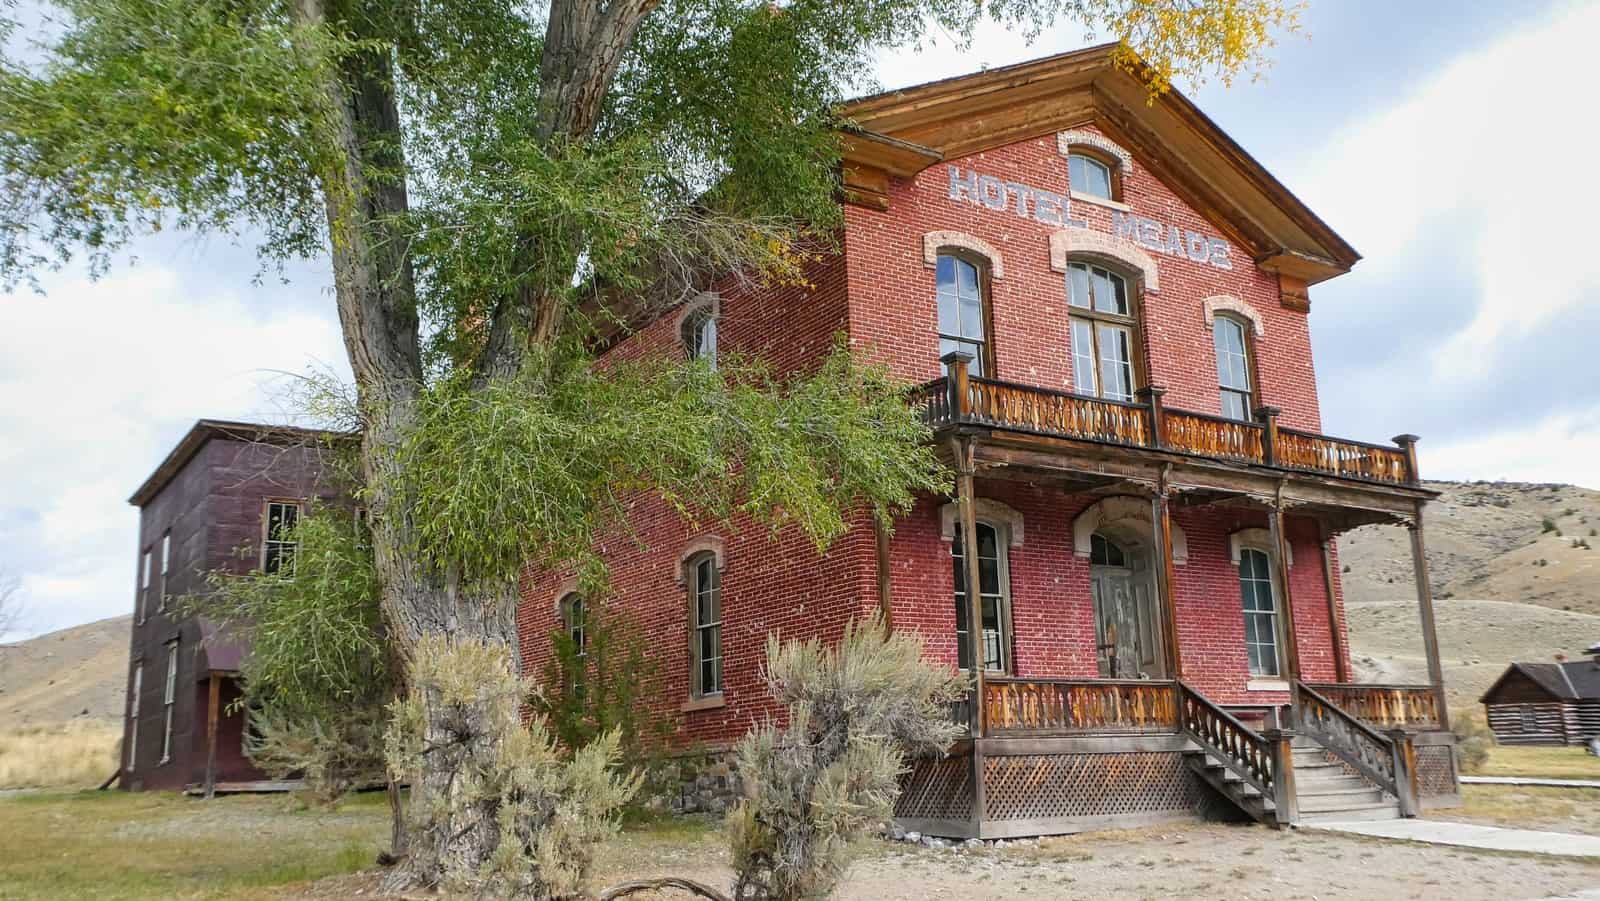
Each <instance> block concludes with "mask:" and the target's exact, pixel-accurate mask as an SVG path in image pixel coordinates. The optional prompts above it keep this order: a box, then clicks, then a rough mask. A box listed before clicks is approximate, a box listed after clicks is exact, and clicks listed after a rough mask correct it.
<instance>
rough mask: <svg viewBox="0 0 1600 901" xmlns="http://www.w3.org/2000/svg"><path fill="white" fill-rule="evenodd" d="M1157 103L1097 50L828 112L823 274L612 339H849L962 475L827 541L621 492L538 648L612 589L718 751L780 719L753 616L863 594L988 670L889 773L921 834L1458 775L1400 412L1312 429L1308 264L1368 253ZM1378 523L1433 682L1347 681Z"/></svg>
mask: <svg viewBox="0 0 1600 901" xmlns="http://www.w3.org/2000/svg"><path fill="white" fill-rule="evenodd" d="M1147 99H1148V96H1147V94H1146V91H1145V88H1144V86H1143V85H1142V83H1141V82H1139V81H1138V80H1137V79H1136V78H1134V77H1133V76H1131V75H1129V74H1128V73H1126V72H1122V71H1119V70H1118V69H1117V68H1116V67H1115V66H1114V65H1113V64H1112V63H1111V61H1110V54H1109V48H1094V49H1090V50H1085V51H1081V52H1076V53H1069V54H1065V55H1061V56H1057V57H1051V58H1048V59H1044V60H1039V61H1036V62H1032V63H1026V64H1023V65H1019V66H1012V67H1008V68H1005V69H997V70H991V71H989V72H985V73H982V74H978V75H972V76H966V77H962V78H956V79H950V80H947V81H942V82H936V83H932V84H928V85H923V86H919V87H915V88H910V89H906V90H902V91H896V92H892V93H888V94H884V95H880V96H876V97H869V98H866V99H863V100H859V101H856V102H854V103H852V104H851V105H850V106H849V107H848V109H847V110H846V112H847V114H848V115H849V117H850V118H851V119H853V121H854V123H855V126H856V127H855V128H853V129H851V130H850V131H849V132H848V133H847V134H846V136H845V138H846V142H847V146H848V150H847V153H846V160H845V168H844V181H845V189H846V190H845V200H846V206H845V210H844V226H843V233H842V235H841V236H840V238H841V248H840V250H839V252H837V253H835V254H832V255H829V256H827V257H826V258H824V259H822V260H819V261H818V262H816V263H815V264H814V265H813V266H811V269H810V272H809V273H808V276H807V281H809V282H810V283H811V286H810V287H805V288H799V287H787V288H781V289H776V290H771V291H765V292H756V293H752V292H749V291H746V290H728V291H723V292H719V293H713V294H709V295H706V296H703V297H701V298H699V299H697V300H695V301H694V302H691V303H690V304H688V305H686V306H685V307H683V308H681V309H679V310H677V311H675V312H674V313H672V314H670V315H668V316H665V317H663V318H661V319H660V320H658V321H656V322H654V323H652V324H650V325H648V326H647V327H645V328H643V329H642V330H641V331H640V332H639V333H637V334H634V335H632V336H630V337H628V338H627V339H625V340H623V341H622V342H621V343H619V344H618V345H617V346H616V347H614V348H613V349H612V350H611V351H610V353H612V354H617V355H630V356H631V355H637V354H651V353H658V354H690V355H696V354H715V353H717V352H729V351H734V352H739V353H754V354H760V355H763V356H765V357H766V358H768V359H769V360H771V361H773V362H774V363H775V364H776V365H777V366H778V367H779V368H781V369H787V370H801V371H803V370H805V369H806V368H807V367H810V366H814V365H815V364H816V363H817V362H818V361H819V360H820V359H821V358H822V357H823V356H824V355H825V354H826V353H827V351H828V349H829V347H830V345H831V342H832V341H833V339H834V336H835V335H837V334H843V335H845V336H847V338H848V341H849V343H850V345H851V346H852V347H853V348H855V349H856V350H858V351H859V352H860V353H862V354H863V355H865V356H867V357H869V358H872V359H875V360H878V361H881V362H883V363H885V364H887V365H888V366H889V367H890V369H891V370H892V371H893V372H894V374H895V375H897V376H899V377H901V378H902V379H904V380H906V381H907V382H910V383H916V384H919V385H923V386H924V387H923V388H922V389H921V393H920V394H919V395H918V396H919V397H920V398H921V401H920V402H922V403H924V404H925V405H926V409H927V416H928V421H929V423H930V424H931V425H932V426H933V427H934V429H935V436H936V437H935V440H936V441H937V446H938V447H939V449H940V451H941V453H943V454H944V455H945V457H946V459H947V460H948V461H949V462H950V463H951V464H952V466H953V467H954V468H955V469H956V471H957V472H958V474H959V479H958V491H957V496H956V497H954V498H945V497H926V498H923V499H922V500H920V501H919V502H918V503H917V505H916V507H915V509H913V510H912V511H911V512H910V514H909V515H907V516H905V517H903V518H902V519H901V520H900V521H899V522H898V523H896V525H895V528H894V530H893V533H892V535H885V534H878V533H877V532H876V531H875V530H874V528H873V527H872V525H871V524H870V522H868V521H866V520H863V521H862V522H861V523H860V524H859V525H858V526H857V527H856V528H855V529H854V530H853V531H852V532H850V534H848V535H847V536H845V537H844V538H843V539H841V540H839V541H838V542H836V543H835V544H834V545H833V546H832V547H831V548H830V549H829V550H828V552H827V553H826V554H821V555H819V554H818V553H817V552H816V551H815V550H814V549H813V548H812V547H811V546H810V544H809V543H808V542H806V541H805V540H804V539H803V538H802V537H801V536H799V535H795V534H782V535H779V536H778V537H776V538H774V537H771V536H769V535H768V534H767V532H766V531H765V530H763V529H758V528H733V529H729V530H715V531H705V532H699V531H694V530H692V529H691V528H690V527H689V526H688V525H687V524H686V523H685V521H684V520H682V519H681V518H680V517H679V516H677V515H676V514H675V513H674V512H672V511H671V510H670V509H669V508H668V507H667V506H666V505H665V504H663V503H661V502H659V501H657V500H655V499H653V498H649V497H640V498H638V499H636V500H635V501H634V503H633V504H632V506H631V514H630V525H631V526H632V527H633V530H634V532H635V534H634V535H632V536H629V537H628V538H625V539H624V538H620V537H619V538H618V539H616V540H615V541H614V542H612V543H611V544H610V546H608V547H607V548H606V552H607V557H608V560H609V561H610V564H611V572H612V578H613V590H612V593H611V595H610V596H608V597H605V598H594V599H579V598H578V597H577V596H576V595H575V594H574V593H573V585H574V583H573V582H572V581H571V580H568V579H565V578H563V576H562V574H545V573H534V574H530V575H529V577H528V578H527V579H526V580H525V582H524V585H523V598H524V604H523V607H522V609H521V611H520V617H519V623H520V632H521V642H522V654H523V660H524V667H525V670H526V671H529V672H539V671H540V670H541V669H542V668H543V667H544V665H545V664H546V662H547V661H548V659H549V657H550V654H551V643H550V641H549V637H548V636H549V634H550V633H551V632H552V631H553V630H557V629H562V628H567V627H569V625H570V623H569V620H570V619H571V614H572V610H573V609H574V602H575V601H578V600H583V601H584V603H583V604H582V605H581V606H580V607H579V608H578V609H588V610H591V611H592V610H594V609H597V608H599V607H608V608H614V609H621V610H625V611H627V613H628V614H629V615H630V616H631V617H632V618H634V619H635V620H637V621H638V622H640V623H641V624H642V625H643V626H644V627H645V629H646V631H647V632H648V634H649V635H651V636H652V641H654V642H656V647H657V648H658V649H659V658H658V664H659V667H660V672H661V679H662V684H661V685H660V686H658V688H659V689H660V695H661V697H662V698H663V699H664V701H663V704H664V709H663V710H662V711H661V712H662V713H663V714H664V715H667V716H669V717H671V718H672V720H673V723H674V726H675V735H676V737H677V740H678V741H679V742H680V743H681V744H682V745H683V746H685V747H688V746H691V745H693V746H698V747H707V748H718V747H725V746H726V745H728V744H729V743H731V742H732V741H733V740H734V739H736V738H737V737H738V736H739V735H741V734H743V733H744V732H745V731H746V730H748V729H749V728H750V727H751V726H752V725H754V724H756V723H758V722H761V721H763V720H764V718H765V717H766V716H768V715H769V714H770V713H772V712H773V711H772V709H771V708H770V705H769V702H768V700H767V697H766V694H765V691H764V689H763V687H762V685H761V681H760V666H761V662H762V648H763V644H764V642H765V641H766V638H767V636H768V635H769V634H772V633H777V634H779V635H781V636H783V637H786V638H801V637H809V636H833V635H837V634H838V633H839V632H840V630H841V629H842V628H843V626H844V624H845V623H846V622H847V621H849V620H850V619H852V618H855V617H859V616H862V615H865V614H868V613H870V612H872V611H873V610H881V611H883V612H884V613H885V614H886V615H887V617H888V619H889V621H890V622H891V624H892V627H893V628H894V629H897V630H914V631H916V632H918V633H920V634H921V635H922V636H923V637H924V639H925V640H926V645H927V653H928V654H929V656H930V657H932V658H933V659H936V660H939V661H941V662H944V663H947V664H949V665H951V666H957V665H959V666H961V667H963V668H966V667H967V666H968V664H969V662H970V661H971V660H973V659H975V658H977V657H980V656H981V657H982V658H983V660H984V663H985V665H984V666H983V667H981V668H980V672H981V673H982V675H983V678H982V681H981V683H980V685H979V687H978V689H977V691H976V692H975V695H974V697H973V699H972V700H971V701H970V702H969V704H968V709H967V710H965V711H964V712H963V714H962V715H963V716H964V717H966V720H967V723H968V727H969V734H968V736H967V738H965V739H964V740H963V741H962V742H960V743H958V745H957V746H956V747H955V748H953V749H952V752H951V755H950V756H949V757H947V758H946V759H944V760H939V761H924V762H921V763H919V764H918V766H917V768H916V770H915V772H914V773H913V774H911V776H910V777H909V778H908V782H907V790H906V792H905V794H904V796H903V798H902V800H901V802H900V810H899V815H900V817H901V819H902V820H903V821H904V822H906V823H907V824H908V825H911V826H914V827H916V828H921V829H923V830H924V831H929V832H933V833H934V834H944V835H955V836H972V835H979V836H984V837H990V836H1000V835H1019V834H1038V833H1042V832H1061V831H1074V830H1077V829H1083V828H1090V827H1093V826H1097V825H1106V824H1129V823H1138V822H1150V821H1155V820H1162V819H1168V818H1172V817H1185V816H1194V815H1196V814H1197V813H1199V812H1202V811H1205V810H1208V809H1213V808H1214V807H1215V806H1216V805H1217V803H1218V802H1219V801H1221V800H1222V799H1225V802H1224V806H1228V805H1231V806H1233V807H1237V808H1239V809H1241V810H1243V811H1244V812H1246V813H1248V814H1250V815H1252V816H1255V817H1256V818H1258V819H1262V820H1266V821H1271V822H1279V823H1282V822H1292V821H1295V820H1298V819H1310V818H1314V817H1316V816H1332V817H1355V816H1395V815H1405V814H1413V813H1415V811H1416V809H1417V808H1418V807H1419V806H1420V805H1422V804H1425V803H1446V802H1448V800H1449V799H1450V798H1451V797H1452V796H1453V795H1454V794H1455V792H1456V786H1455V769H1454V759H1453V750H1452V748H1453V745H1452V744H1451V740H1450V739H1449V737H1448V732H1447V731H1445V730H1446V728H1447V722H1446V716H1445V711H1444V709H1443V706H1442V700H1441V699H1442V693H1441V690H1440V685H1439V681H1440V676H1439V669H1438V664H1437V648H1436V643H1435V642H1434V639H1433V630H1432V611H1431V598H1430V597H1429V595H1428V591H1427V579H1426V571H1425V563H1424V562H1423V559H1422V556H1421V549H1422V508H1423V505H1424V503H1425V502H1426V501H1427V500H1428V499H1429V498H1430V497H1431V496H1432V494H1431V492H1429V491H1427V490H1425V489H1424V488H1422V487H1421V484H1420V481H1419V478H1418V474H1417V469H1416V457H1415V451H1414V446H1413V442H1414V440H1415V439H1414V438H1411V437H1410V436H1401V437H1400V438H1398V439H1396V441H1397V444H1396V445H1371V444H1364V443H1361V442H1354V441H1346V440H1341V439H1337V438H1330V437H1327V436H1323V435H1321V434H1320V431H1321V419H1320V414H1319V408H1318V399H1317V383H1316V378H1315V371H1314V366H1313V362H1312V350H1311V341H1310V331H1309V322H1308V319H1309V314H1310V310H1311V302H1310V299H1309V295H1308V289H1309V288H1310V286H1312V285H1315V284H1317V283H1319V282H1321V281H1324V280H1326V279H1328V278H1332V277H1335V276H1337V275H1339V274H1341V273H1343V272H1346V271H1348V270H1349V269H1350V267H1351V266H1353V265H1354V264H1355V263H1356V261H1357V260H1358V258H1359V257H1358V255H1357V254H1356V252H1355V251H1354V250H1353V249H1352V248H1351V247H1350V246H1349V245H1348V244H1346V243H1345V242H1344V241H1343V240H1342V239H1341V238H1340V237H1339V236H1338V235H1337V234H1335V233H1334V232H1333V231H1332V230H1331V229H1330V228H1329V227H1328V226H1327V225H1326V224H1325V223H1323V222H1322V221H1321V220H1320V219H1318V218H1317V217H1316V215H1315V214H1314V213H1313V212H1312V211H1311V210H1309V209H1307V208H1306V207H1305V206H1304V205H1303V204H1302V203H1300V201H1299V200H1297V199H1296V198H1295V197H1294V196H1293V195H1292V194H1291V193H1290V192H1289V191H1288V190H1287V189H1286V188H1285V187H1284V186H1283V185H1282V184H1280V183H1279V182H1278V181H1277V180H1275V179H1274V178H1273V177H1272V176H1271V175H1270V174H1269V173H1268V172H1267V171H1266V170H1265V169H1264V168H1263V167H1262V166H1261V165H1260V164H1259V163H1257V162H1256V161H1255V160H1254V159H1252V158H1251V157H1250V156H1249V155H1248V154H1247V153H1246V152H1245V151H1244V150H1243V149H1242V148H1240V147H1239V146H1238V145H1236V144H1235V143H1234V142H1233V141H1232V140H1231V139H1230V138H1229V137H1228V136H1227V135H1226V134H1224V133H1222V131H1221V130H1220V129H1218V128H1217V127H1216V125H1215V124H1214V123H1212V122H1211V121H1210V120H1209V119H1207V118H1206V117H1205V116H1204V114H1203V113H1201V112H1200V111H1199V110H1198V109H1196V108H1195V107H1194V106H1193V105H1192V104H1191V103H1190V102H1189V101H1188V100H1186V99H1185V98H1184V97H1182V96H1181V95H1179V94H1177V93H1170V94H1167V95H1164V96H1162V97H1160V98H1157V99H1155V101H1154V102H1153V103H1147ZM1374 522H1386V523H1403V524H1406V525H1407V526H1409V527H1410V528H1411V529H1412V534H1413V536H1414V539H1415V540H1414V542H1413V544H1414V547H1415V549H1416V553H1417V563H1418V568H1419V576H1418V588H1419V614H1420V615H1421V617H1422V621H1423V626H1424V634H1425V635H1426V636H1427V638H1428V648H1427V650H1428V654H1429V658H1430V663H1431V664H1432V674H1433V683H1434V684H1432V685H1427V686H1362V687H1353V686H1349V685H1347V684H1346V683H1348V682H1349V679H1350V667H1349V652H1348V648H1347V645H1346V642H1345V634H1346V632H1345V624H1344V618H1343V607H1342V602H1341V598H1340V586H1339V578H1338V573H1339V566H1338V559H1337V550H1336V536H1337V535H1338V534H1339V533H1340V532H1343V531H1345V530H1348V529H1350V528H1353V527H1356V526H1359V525H1362V524H1367V523H1374ZM974 545H976V546H977V548H978V565H977V566H975V567H972V568H970V569H966V568H964V567H963V566H962V565H961V564H962V560H963V558H964V556H965V555H964V553H963V549H964V548H967V547H972V546H974ZM974 595H976V596H977V597H978V598H980V599H981V602H978V603H974V602H973V600H971V599H972V598H973V596H974ZM979 619H981V621H982V628H981V629H979V630H977V632H976V634H975V633H974V632H972V631H971V630H968V629H967V627H966V624H967V623H968V622H969V621H971V620H979ZM1385 730H1392V731H1385ZM1297 784H1298V785H1299V788H1298V789H1297V788H1296V786H1297Z"/></svg>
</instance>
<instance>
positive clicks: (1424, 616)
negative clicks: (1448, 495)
mask: <svg viewBox="0 0 1600 901" xmlns="http://www.w3.org/2000/svg"><path fill="white" fill-rule="evenodd" d="M1409 528H1410V530H1411V571H1412V572H1413V573H1414V574H1415V576H1416V580H1417V615H1418V616H1419V618H1420V619H1421V621H1422V648H1423V651H1424V653H1426V654H1427V656H1428V680H1429V681H1430V682H1431V683H1432V685H1433V694H1434V698H1435V702H1436V703H1437V704H1438V705H1439V729H1440V731H1443V732H1448V731H1450V711H1449V710H1448V709H1447V708H1446V706H1445V700H1444V667H1443V666H1441V665H1440V663H1439V633H1438V631H1437V630H1436V629H1435V628H1434V624H1433V586H1432V585H1431V584H1430V583H1429V581H1428V550H1427V545H1426V543H1425V542H1424V541H1423V535H1422V502H1421V501H1418V502H1417V512H1416V514H1415V515H1414V516H1413V518H1412V520H1411V523H1410V526H1409Z"/></svg>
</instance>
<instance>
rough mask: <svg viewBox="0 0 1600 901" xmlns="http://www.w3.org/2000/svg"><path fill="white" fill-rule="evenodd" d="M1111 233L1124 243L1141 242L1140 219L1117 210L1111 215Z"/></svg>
mask: <svg viewBox="0 0 1600 901" xmlns="http://www.w3.org/2000/svg"><path fill="white" fill-rule="evenodd" d="M1111 232H1112V234H1114V235H1116V236H1117V237H1119V238H1121V239H1123V240H1124V241H1134V242H1137V241H1138V240H1139V217H1137V216H1134V215H1133V214H1132V213H1124V212H1122V211H1121V210H1117V211H1115V212H1113V213H1112V214H1111Z"/></svg>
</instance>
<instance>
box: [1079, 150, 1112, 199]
mask: <svg viewBox="0 0 1600 901" xmlns="http://www.w3.org/2000/svg"><path fill="white" fill-rule="evenodd" d="M1067 184H1068V186H1069V187H1070V188H1071V189H1072V193H1073V194H1075V195H1078V196H1081V197H1095V198H1099V199H1101V200H1118V199H1120V198H1118V197H1117V194H1119V193H1121V192H1119V191H1118V190H1117V188H1118V184H1117V176H1116V169H1114V168H1113V166H1112V164H1110V163H1107V162H1106V161H1105V160H1103V159H1101V158H1099V157H1097V156H1094V155H1092V154H1089V153H1083V152H1080V151H1077V150H1074V151H1072V152H1071V153H1069V154H1068V155H1067Z"/></svg>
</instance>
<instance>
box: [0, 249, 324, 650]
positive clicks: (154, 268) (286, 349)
mask: <svg viewBox="0 0 1600 901" xmlns="http://www.w3.org/2000/svg"><path fill="white" fill-rule="evenodd" d="M45 287H46V294H45V296H43V297H41V296H38V295H35V294H31V293H19V294H15V295H13V296H10V297H7V298H5V300H4V307H3V309H4V311H5V319H4V323H5V325H4V328H3V329H0V472H5V473H7V476H6V483H5V484H4V486H3V488H0V539H3V545H0V546H3V547H4V551H3V554H4V556H3V557H0V565H3V566H6V567H9V568H11V569H12V570H14V571H17V572H19V573H20V574H21V576H22V579H23V589H24V592H25V593H26V595H27V605H28V609H29V614H30V615H29V620H30V622H29V623H28V624H27V625H28V626H29V627H31V628H32V629H33V630H37V631H45V630H48V629H52V628H57V627H60V626H64V625H69V624H72V623H76V622H82V621H84V620H88V619H94V618H98V617H104V616H113V615H117V614H120V613H124V612H127V611H130V610H131V609H132V593H133V580H134V575H133V573H134V560H135V555H136V550H137V549H136V544H137V540H138V539H137V530H138V516H137V514H136V512H135V511H134V510H133V508H131V507H129V506H128V505H127V503H126V501H127V497H128V495H129V494H131V493H132V492H133V490H134V489H135V488H137V487H138V485H139V483H140V482H141V481H142V480H143V479H144V478H145V477H146V476H147V475H148V474H149V473H150V471H151V470H152V469H154V468H155V466H156V464H157V463H158V462H160V459H161V457H162V456H163V455H164V454H165V453H166V452H167V451H168V450H169V449H170V448H171V447H172V445H173V444H174V443H175V442H176V441H177V439H178V438H179V437H180V436H181V435H182V434H183V432H184V431H185V430H186V429H187V428H188V426H189V425H190V424H191V423H192V422H193V421H194V420H195V419H198V418H201V417H223V418H240V419H251V418H267V419H280V418H281V416H279V415H278V414H277V412H276V411H275V410H273V409H272V407H271V398H270V392H269V391H267V390H264V389H266V388H270V386H271V383H272V382H273V381H274V380H276V379H277V378H280V376H276V375H275V374H274V373H277V372H303V371H305V370H306V368H307V367H308V366H309V365H312V364H316V363H322V364H332V365H335V366H337V367H339V369H340V370H341V371H342V370H343V368H344V363H343V359H344V349H343V345H342V342H341V340H340V337H339V333H338V329H337V325H336V324H335V323H334V321H333V319H332V309H331V303H330V304H328V305H327V310H326V313H325V314H324V315H321V316H319V315H316V314H315V313H313V312H308V311H307V307H306V306H305V305H292V306H291V305H284V310H283V311H277V310H275V309H274V306H273V304H272V303H271V300H272V298H273V297H274V295H276V296H279V297H281V296H282V294H283V292H284V289H283V288H281V287H278V286H273V287H270V288H266V287H263V288H253V287H251V286H250V285H249V276H248V273H216V272H210V271H207V270H205V269H204V268H202V267H199V266H195V267H192V268H189V269H187V270H186V271H185V270H179V269H177V268H174V267H169V266H163V265H152V264H151V263H149V262H146V263H143V264H141V265H139V266H136V267H133V268H123V269H119V270H117V271H115V272H114V273H113V274H112V275H111V276H110V277H108V278H106V279H104V280H102V281H99V282H94V281H90V280H89V279H87V278H85V277H83V276H82V275H81V274H78V273H63V274H61V275H59V276H54V277H51V278H49V279H48V280H47V282H46V286H45ZM293 290H298V291H307V292H310V291H317V290H319V286H317V285H304V286H296V287H295V288H294V289H293Z"/></svg>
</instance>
